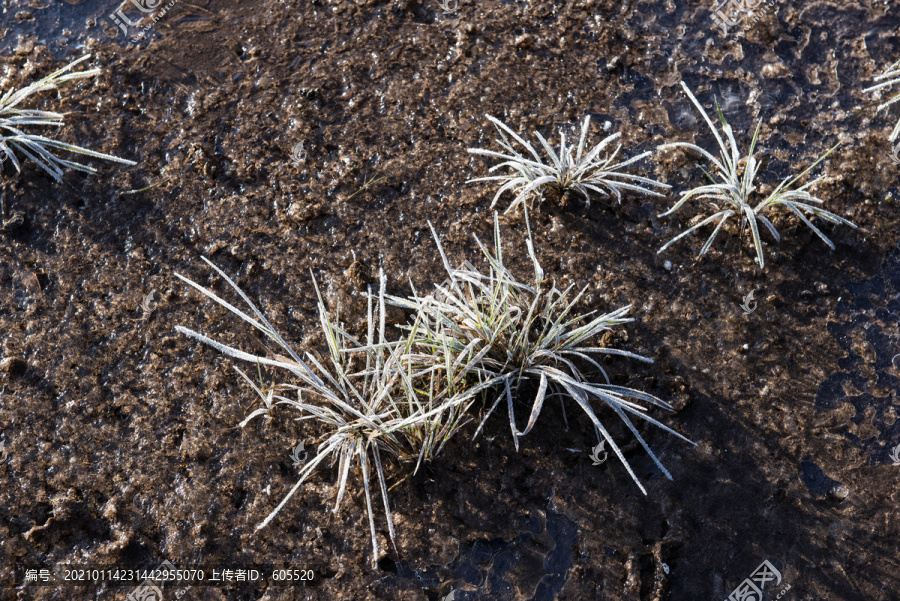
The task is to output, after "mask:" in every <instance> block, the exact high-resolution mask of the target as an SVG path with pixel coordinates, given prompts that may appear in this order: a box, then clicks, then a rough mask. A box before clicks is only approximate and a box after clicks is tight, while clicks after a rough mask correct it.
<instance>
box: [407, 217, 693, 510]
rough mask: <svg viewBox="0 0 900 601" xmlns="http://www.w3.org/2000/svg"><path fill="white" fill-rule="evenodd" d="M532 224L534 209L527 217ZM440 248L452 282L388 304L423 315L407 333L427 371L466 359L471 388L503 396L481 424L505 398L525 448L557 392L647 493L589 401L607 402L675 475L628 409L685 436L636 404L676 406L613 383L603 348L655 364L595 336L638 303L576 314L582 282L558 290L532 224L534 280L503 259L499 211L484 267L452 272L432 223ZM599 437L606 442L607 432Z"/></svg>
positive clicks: (417, 360)
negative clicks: (522, 413)
mask: <svg viewBox="0 0 900 601" xmlns="http://www.w3.org/2000/svg"><path fill="white" fill-rule="evenodd" d="M526 224H527V214H526ZM432 234H433V236H434V239H435V242H436V243H437V247H438V251H439V252H440V255H441V259H442V260H443V263H444V267H445V268H446V270H447V273H448V274H449V278H448V281H447V285H446V286H439V287H438V290H437V293H436V294H434V295H428V296H420V295H418V294H417V293H416V292H415V290H414V291H413V296H412V297H411V298H408V299H403V298H398V297H393V296H392V297H390V300H391V302H393V303H395V304H397V305H399V306H401V307H404V308H407V309H411V310H413V311H415V312H416V314H417V315H418V317H417V320H416V323H417V324H418V327H417V328H416V330H415V331H412V332H410V339H411V340H412V342H413V347H414V350H415V351H416V355H415V356H414V357H413V358H412V360H411V362H412V363H415V364H417V365H419V366H420V367H421V368H427V367H428V366H435V367H441V366H442V365H446V366H448V367H446V368H445V369H448V370H450V366H452V365H455V364H459V365H466V366H469V372H470V373H472V374H473V377H474V379H475V382H473V384H472V390H478V391H481V390H485V391H493V393H494V394H496V398H494V399H493V402H492V404H491V406H490V409H489V410H488V411H487V413H486V415H485V416H484V418H483V419H482V421H481V424H480V425H479V427H478V431H477V432H476V434H475V435H476V436H477V435H478V432H480V431H481V429H482V427H483V426H484V424H485V422H486V421H487V419H488V418H489V417H490V415H491V413H492V412H493V411H494V410H495V409H496V408H497V406H498V405H499V404H500V403H501V402H503V401H504V400H505V401H506V406H507V410H508V413H509V427H510V430H511V431H512V437H513V441H514V443H515V446H516V449H518V440H519V438H520V437H522V436H525V435H526V434H528V433H529V432H530V431H531V429H532V428H533V427H534V425H535V423H536V421H537V419H538V417H539V415H540V413H541V409H542V407H543V404H544V401H545V400H546V399H547V398H549V397H551V396H558V397H560V398H570V399H572V400H573V401H574V402H575V403H576V404H577V405H578V406H579V407H580V408H581V409H582V410H583V411H584V413H585V414H586V415H587V416H588V418H589V419H590V421H591V423H592V424H593V425H594V428H595V429H596V432H597V436H598V440H606V441H607V442H609V443H610V446H611V447H612V449H613V451H614V452H615V454H616V455H617V456H618V457H619V460H620V461H621V462H622V464H623V465H624V466H625V469H626V470H627V471H628V473H629V474H630V475H631V477H632V479H634V481H635V482H636V483H637V485H638V487H639V488H640V489H641V491H642V492H644V494H646V490H645V489H644V487H643V486H642V485H641V483H640V481H639V480H638V478H637V476H636V475H635V474H634V472H633V471H632V469H631V467H630V466H629V464H628V462H627V461H626V460H625V457H624V455H623V454H622V451H621V450H620V449H619V446H618V445H617V444H616V442H615V441H614V440H613V438H612V436H610V434H609V432H608V431H607V429H606V427H605V426H604V425H603V422H601V420H600V419H599V418H598V417H597V414H596V412H595V410H594V407H593V406H592V402H594V401H599V402H600V403H603V404H604V405H606V406H607V407H609V408H610V409H611V410H612V411H613V412H614V413H615V414H616V416H617V417H618V418H619V419H621V420H622V421H623V422H624V423H625V425H626V426H627V427H628V429H629V430H631V432H632V433H633V434H634V436H635V437H637V439H638V441H639V442H640V443H641V445H642V446H643V447H644V449H645V450H646V451H647V453H649V455H650V456H651V457H652V459H653V461H654V462H655V463H656V465H657V466H658V467H659V469H660V470H661V471H662V473H663V474H665V475H666V477H667V478H669V479H671V478H672V476H671V475H670V474H669V472H668V471H667V470H666V469H665V467H663V465H662V463H661V462H660V461H659V459H657V457H656V455H655V454H654V453H653V451H651V450H650V447H649V446H648V445H647V443H646V442H645V441H644V439H643V437H641V435H640V433H639V432H638V430H637V428H636V427H635V425H634V423H633V422H632V421H631V418H630V417H629V416H636V417H638V418H640V419H643V420H646V421H648V422H650V423H651V424H654V425H656V426H658V427H660V428H662V429H664V430H665V431H667V432H669V433H671V434H674V435H675V436H677V437H678V438H681V439H682V440H685V441H687V442H690V441H688V440H687V439H686V438H685V437H684V436H682V435H680V434H678V433H677V432H675V431H674V430H672V429H671V428H669V427H667V426H665V425H663V424H662V423H660V422H658V421H657V420H655V419H654V418H652V417H650V416H649V415H648V414H647V409H646V408H645V407H644V406H642V405H641V404H640V403H638V402H637V401H644V402H646V403H648V404H650V405H654V406H657V407H661V408H663V409H669V410H671V409H672V408H671V406H670V405H669V404H668V403H666V402H665V401H662V400H661V399H658V398H656V397H655V396H653V395H650V394H646V393H644V392H640V391H638V390H634V389H631V388H626V387H624V386H617V385H613V384H611V383H610V380H609V378H608V377H607V373H606V371H605V370H604V368H603V367H602V366H601V365H600V363H599V362H598V359H599V358H600V356H603V355H619V356H624V357H628V358H631V359H637V360H639V361H644V362H648V363H652V360H651V359H649V358H647V357H642V356H640V355H636V354H634V353H631V352H628V351H624V350H619V349H614V348H607V347H603V346H599V345H597V344H596V343H592V342H591V340H593V339H595V338H596V337H597V336H598V335H599V334H601V333H602V332H605V331H608V330H611V329H612V328H614V327H616V326H620V325H622V324H625V323H628V322H631V321H633V320H632V319H630V318H626V317H625V316H626V315H627V313H628V311H629V310H630V308H631V306H630V305H629V306H626V307H622V308H619V309H616V310H615V311H612V312H610V313H606V314H602V315H596V314H595V313H588V314H586V315H577V314H575V313H574V310H575V306H576V304H577V303H578V301H579V300H580V299H581V298H582V296H583V294H584V292H585V290H586V288H585V289H582V290H581V291H579V292H577V293H575V292H574V290H573V287H571V286H570V287H568V288H566V289H565V290H559V289H558V288H556V286H555V285H554V284H553V283H551V282H547V281H546V279H545V277H544V271H543V269H542V268H541V266H540V263H538V260H537V257H536V256H535V252H534V246H533V243H532V240H531V231H530V227H529V228H528V239H527V241H526V243H527V247H528V256H529V259H530V260H531V264H532V268H533V273H534V277H533V279H532V281H531V282H530V283H524V282H520V281H519V280H517V279H516V277H515V276H513V274H512V273H511V272H510V271H509V270H508V269H507V267H506V265H505V264H504V260H503V251H502V244H501V240H500V228H499V223H498V218H497V214H496V213H495V214H494V250H493V251H489V250H488V249H487V248H486V247H485V246H484V245H483V244H482V243H481V242H480V241H479V240H478V239H477V238H476V242H477V243H478V246H479V248H480V249H481V251H482V253H483V255H484V257H485V259H486V260H487V263H488V269H487V271H485V272H481V271H477V270H476V269H474V268H471V267H464V268H460V269H452V268H451V267H450V263H449V261H448V260H447V256H446V254H445V253H444V250H443V248H442V247H441V243H440V241H439V240H438V237H437V234H436V232H435V231H434V228H432ZM585 366H586V367H587V368H594V369H596V371H597V373H599V374H600V375H602V380H601V381H599V382H597V381H596V380H595V379H592V378H590V377H589V374H588V372H586V371H585V370H584V367H585ZM525 382H531V383H532V384H534V385H536V388H537V391H536V393H535V396H534V398H533V399H531V400H530V404H531V411H530V415H529V417H528V421H527V423H526V425H525V427H524V429H522V430H520V429H519V426H518V423H520V421H521V420H518V419H517V417H516V400H517V397H519V396H520V395H521V393H522V391H523V390H524V387H523V386H522V385H523V384H524V383H525ZM601 437H602V439H601Z"/></svg>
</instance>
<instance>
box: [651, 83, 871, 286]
mask: <svg viewBox="0 0 900 601" xmlns="http://www.w3.org/2000/svg"><path fill="white" fill-rule="evenodd" d="M681 87H682V88H684V91H685V93H686V94H687V95H688V98H690V99H691V102H693V103H694V106H696V107H697V110H698V111H700V114H701V115H703V118H704V119H705V120H706V123H707V125H709V128H710V130H712V132H713V135H714V136H715V137H716V141H717V142H718V143H719V149H720V154H719V158H716V157H715V156H713V155H712V154H711V153H709V152H707V151H706V150H704V149H703V148H700V147H699V146H697V145H696V144H690V143H688V142H674V143H672V144H664V145H662V146H660V147H659V149H660V150H665V149H669V148H687V149H688V150H693V151H695V152H698V153H700V154H701V155H703V156H704V157H705V158H706V159H708V160H709V161H710V162H711V163H712V164H713V165H714V166H715V171H714V173H712V174H711V173H709V172H708V171H706V170H705V169H704V170H703V172H704V174H705V175H706V177H707V178H708V179H709V181H710V183H709V184H708V185H705V186H698V187H696V188H692V189H690V190H688V191H686V192H682V194H681V198H679V199H678V202H676V203H675V205H674V206H673V207H672V208H671V209H669V210H668V211H666V212H665V213H662V214H660V217H666V216H669V215H671V214H673V213H674V212H675V211H677V210H678V209H680V208H681V207H682V206H683V205H684V204H685V203H686V202H687V201H688V200H690V199H691V198H697V199H698V200H705V201H707V202H708V204H709V206H710V207H711V208H712V210H713V212H712V214H711V215H708V216H701V217H698V219H700V221H699V223H696V224H695V225H693V226H691V227H690V228H688V229H687V230H685V231H684V232H682V233H681V234H679V235H677V236H675V237H674V238H672V239H671V240H670V241H669V242H667V243H666V244H665V245H663V247H662V248H660V249H659V251H658V252H660V253H661V252H663V251H664V250H666V249H667V248H668V247H669V246H671V245H672V244H674V243H675V242H677V241H678V240H680V239H682V238H684V237H685V236H688V235H689V234H691V233H693V232H694V231H695V230H697V229H699V228H701V227H703V226H705V225H707V224H709V223H713V222H716V227H715V229H714V230H713V232H712V234H711V235H710V236H709V238H708V239H707V240H706V243H705V244H704V245H703V247H702V248H701V249H700V253H699V255H698V256H700V257H702V256H703V255H705V254H706V253H707V252H708V251H709V249H710V247H711V246H712V243H713V241H714V240H715V239H716V236H717V235H718V234H719V232H720V231H721V230H722V228H723V226H724V225H725V224H726V223H727V222H728V220H729V219H731V218H732V217H735V218H740V220H741V230H742V231H743V228H744V226H745V225H747V224H749V225H750V233H751V236H752V239H753V247H754V249H755V250H756V258H757V262H758V263H759V267H760V269H762V268H764V267H765V258H764V257H763V247H762V240H761V239H760V236H759V227H758V225H757V222H759V223H762V224H763V225H764V226H766V229H767V230H769V233H771V234H772V237H773V238H775V241H776V242H780V241H781V236H780V235H779V234H778V230H776V229H775V226H774V225H772V222H771V221H770V220H769V219H768V218H767V217H766V216H765V215H763V213H764V212H766V211H768V210H769V209H771V208H772V207H776V206H779V205H780V206H783V207H786V208H787V209H788V210H790V211H791V212H792V213H793V214H795V215H796V216H797V217H799V218H800V220H801V221H803V223H805V224H806V225H807V226H808V227H809V228H810V229H811V230H812V231H813V232H815V233H816V235H817V236H819V238H821V239H822V240H823V241H824V242H825V244H827V245H828V247H829V248H831V250H834V248H835V247H834V244H833V243H832V242H831V240H829V239H828V237H827V236H826V235H825V234H823V233H822V231H821V230H820V229H819V228H817V227H816V226H815V225H813V223H812V222H811V221H810V220H809V218H808V217H807V216H806V215H805V214H804V213H808V214H811V215H815V216H817V217H820V218H822V219H824V220H825V221H829V222H831V223H836V224H844V225H849V226H850V227H852V228H854V229H857V226H856V225H855V224H853V223H852V222H850V221H849V220H847V219H844V218H843V217H840V216H838V215H835V214H834V213H831V212H829V211H826V210H824V209H822V208H820V207H818V206H815V205H817V204H818V205H821V204H823V203H822V200H821V199H819V198H816V197H815V196H813V195H811V194H810V193H809V192H808V190H809V189H810V188H812V187H813V186H815V185H816V184H818V183H819V182H821V181H822V180H823V179H825V177H824V176H820V177H817V178H815V179H813V180H812V181H810V182H807V183H806V184H804V185H802V186H800V187H799V188H793V186H794V184H796V183H797V182H798V181H799V180H800V179H802V178H803V177H805V176H806V175H807V174H808V173H809V172H810V171H812V170H813V169H814V168H815V167H816V166H817V165H818V164H819V163H821V162H822V161H824V160H825V158H826V157H827V156H828V155H829V154H831V153H832V152H833V151H834V149H835V148H837V145H835V146H833V147H832V148H831V149H830V150H828V152H826V153H825V154H824V155H822V156H821V157H819V159H818V160H817V161H816V162H814V163H813V164H812V165H810V166H809V167H807V168H806V169H805V170H804V171H803V172H802V173H801V174H800V175H797V176H796V177H793V178H791V177H788V178H785V179H784V180H783V181H782V182H781V183H780V184H779V185H778V187H776V188H775V190H774V191H773V192H772V193H771V194H769V195H768V196H766V197H765V198H763V199H762V200H761V201H760V202H759V203H758V204H756V206H753V205H752V204H751V198H752V197H753V195H754V192H755V191H756V186H757V183H756V176H757V173H758V171H759V168H760V163H759V161H757V159H756V157H755V156H754V151H755V149H756V142H757V140H758V138H759V129H760V126H761V125H762V121H760V122H759V123H757V125H756V131H755V132H754V133H753V141H752V142H751V143H750V151H749V152H748V153H747V158H746V160H745V161H743V162H742V161H741V157H740V152H739V150H738V146H737V142H736V141H735V138H734V133H733V132H732V129H731V126H730V125H729V124H728V122H727V121H726V120H725V116H724V115H723V114H722V111H721V109H718V105H716V108H717V109H718V113H719V122H720V125H721V128H722V135H724V136H725V137H726V138H727V139H728V144H727V145H726V144H725V141H724V140H723V138H722V135H720V134H719V131H718V130H717V129H716V127H715V125H713V122H712V120H711V119H710V118H709V115H707V114H706V111H704V110H703V107H702V106H701V105H700V103H699V102H698V101H697V99H696V98H695V97H694V95H693V94H692V93H691V91H690V89H689V88H688V87H687V85H686V84H685V83H684V82H681ZM719 203H721V205H720V204H719ZM811 203H814V204H811Z"/></svg>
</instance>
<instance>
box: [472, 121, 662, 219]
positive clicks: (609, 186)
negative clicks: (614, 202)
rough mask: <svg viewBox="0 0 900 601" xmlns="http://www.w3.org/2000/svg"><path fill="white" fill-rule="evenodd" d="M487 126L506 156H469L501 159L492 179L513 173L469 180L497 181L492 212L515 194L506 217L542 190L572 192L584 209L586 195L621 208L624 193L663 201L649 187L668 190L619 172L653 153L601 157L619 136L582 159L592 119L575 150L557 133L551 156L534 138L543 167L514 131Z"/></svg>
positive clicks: (477, 151)
mask: <svg viewBox="0 0 900 601" xmlns="http://www.w3.org/2000/svg"><path fill="white" fill-rule="evenodd" d="M487 118H488V120H489V121H490V122H491V123H493V124H494V127H496V128H497V132H498V133H499V134H500V137H501V138H502V140H498V141H497V142H498V143H499V144H500V146H502V147H503V149H504V150H505V152H496V151H493V150H485V149H482V148H469V149H468V150H469V152H470V153H471V154H477V155H482V156H487V157H491V158H497V159H502V160H503V162H502V163H498V164H497V165H494V166H493V167H491V168H490V169H489V171H488V172H489V173H493V172H494V171H497V170H498V169H501V168H504V167H508V168H509V169H511V170H512V172H511V173H507V174H505V175H491V176H486V177H479V178H475V179H471V180H469V181H468V182H466V183H470V182H485V181H497V182H501V183H502V185H501V186H500V188H499V189H498V190H497V193H496V194H495V195H494V200H493V201H492V202H491V208H492V209H493V208H494V205H496V204H497V200H498V199H499V198H500V196H501V195H502V194H503V193H504V192H506V191H507V190H512V191H514V192H515V193H516V197H515V199H514V200H513V201H512V203H511V204H510V205H509V207H507V209H506V211H504V214H505V213H509V212H510V211H512V210H513V209H515V208H516V207H517V206H518V205H519V204H524V203H525V201H526V200H527V199H528V197H529V196H530V195H532V193H534V194H535V195H536V196H537V197H538V199H539V200H540V199H542V198H543V189H544V188H550V189H552V190H554V191H555V192H557V193H558V194H562V193H563V192H565V191H566V190H573V191H576V192H579V193H581V194H582V195H583V196H584V198H585V200H587V202H588V203H590V201H591V197H590V192H596V193H598V194H600V195H601V196H608V195H609V194H610V193H612V194H614V195H615V196H616V198H617V199H618V200H619V202H620V203H621V202H622V192H623V191H624V190H631V191H633V192H641V193H643V194H650V195H652V196H663V194H661V193H659V192H657V191H655V190H652V189H650V188H649V187H647V186H651V187H658V188H663V189H668V188H669V186H668V185H666V184H662V183H660V182H658V181H656V180H653V179H650V178H647V177H641V176H639V175H633V174H631V173H625V172H623V171H621V170H622V169H623V168H624V167H627V166H628V165H631V164H632V163H635V162H637V161H639V160H641V159H643V158H646V157H648V156H650V155H651V154H652V152H649V151H648V152H644V153H641V154H639V155H637V156H635V157H632V158H630V159H627V160H624V161H620V162H616V159H617V157H618V155H619V151H620V150H621V149H622V145H621V144H618V145H617V146H616V148H615V150H613V151H612V152H607V153H605V154H604V155H603V156H602V157H601V153H602V152H603V150H604V149H606V148H607V147H608V146H609V145H610V144H611V143H612V142H613V141H615V140H617V139H618V138H619V137H620V136H621V135H622V134H621V132H617V133H615V134H613V135H611V136H608V137H606V138H604V139H603V140H602V141H601V142H600V143H599V144H597V145H596V146H594V148H593V149H592V150H590V151H589V152H587V153H586V154H585V152H584V151H585V142H586V138H587V132H588V129H589V128H590V123H591V118H590V116H588V117H585V119H584V123H583V124H582V126H581V136H580V137H579V139H578V144H577V145H576V146H572V145H566V136H565V133H563V132H562V131H560V145H559V151H555V150H554V149H553V147H551V146H550V144H549V143H548V142H547V140H545V139H544V137H543V136H542V135H541V134H540V133H538V132H534V135H535V136H537V139H538V141H539V142H540V143H541V146H542V147H543V148H544V151H545V152H546V153H547V156H548V157H549V159H550V161H549V163H545V162H544V161H543V159H541V156H540V155H539V154H538V152H537V151H536V150H535V148H534V147H533V146H532V145H531V144H529V143H528V142H527V141H525V140H524V139H522V138H521V137H520V136H519V135H517V134H516V133H515V132H514V131H513V130H511V129H510V128H509V127H508V126H506V125H505V124H504V123H503V122H502V121H500V120H499V119H496V118H495V117H492V116H490V115H487ZM507 134H509V136H510V137H512V139H513V140H515V141H516V142H517V143H518V144H520V145H521V146H522V147H524V148H525V149H526V150H527V151H528V153H529V154H530V155H531V158H529V157H527V156H525V155H524V154H522V153H521V152H519V151H518V150H516V148H515V147H514V146H513V144H512V143H511V142H510V140H509V138H508V137H507Z"/></svg>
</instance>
